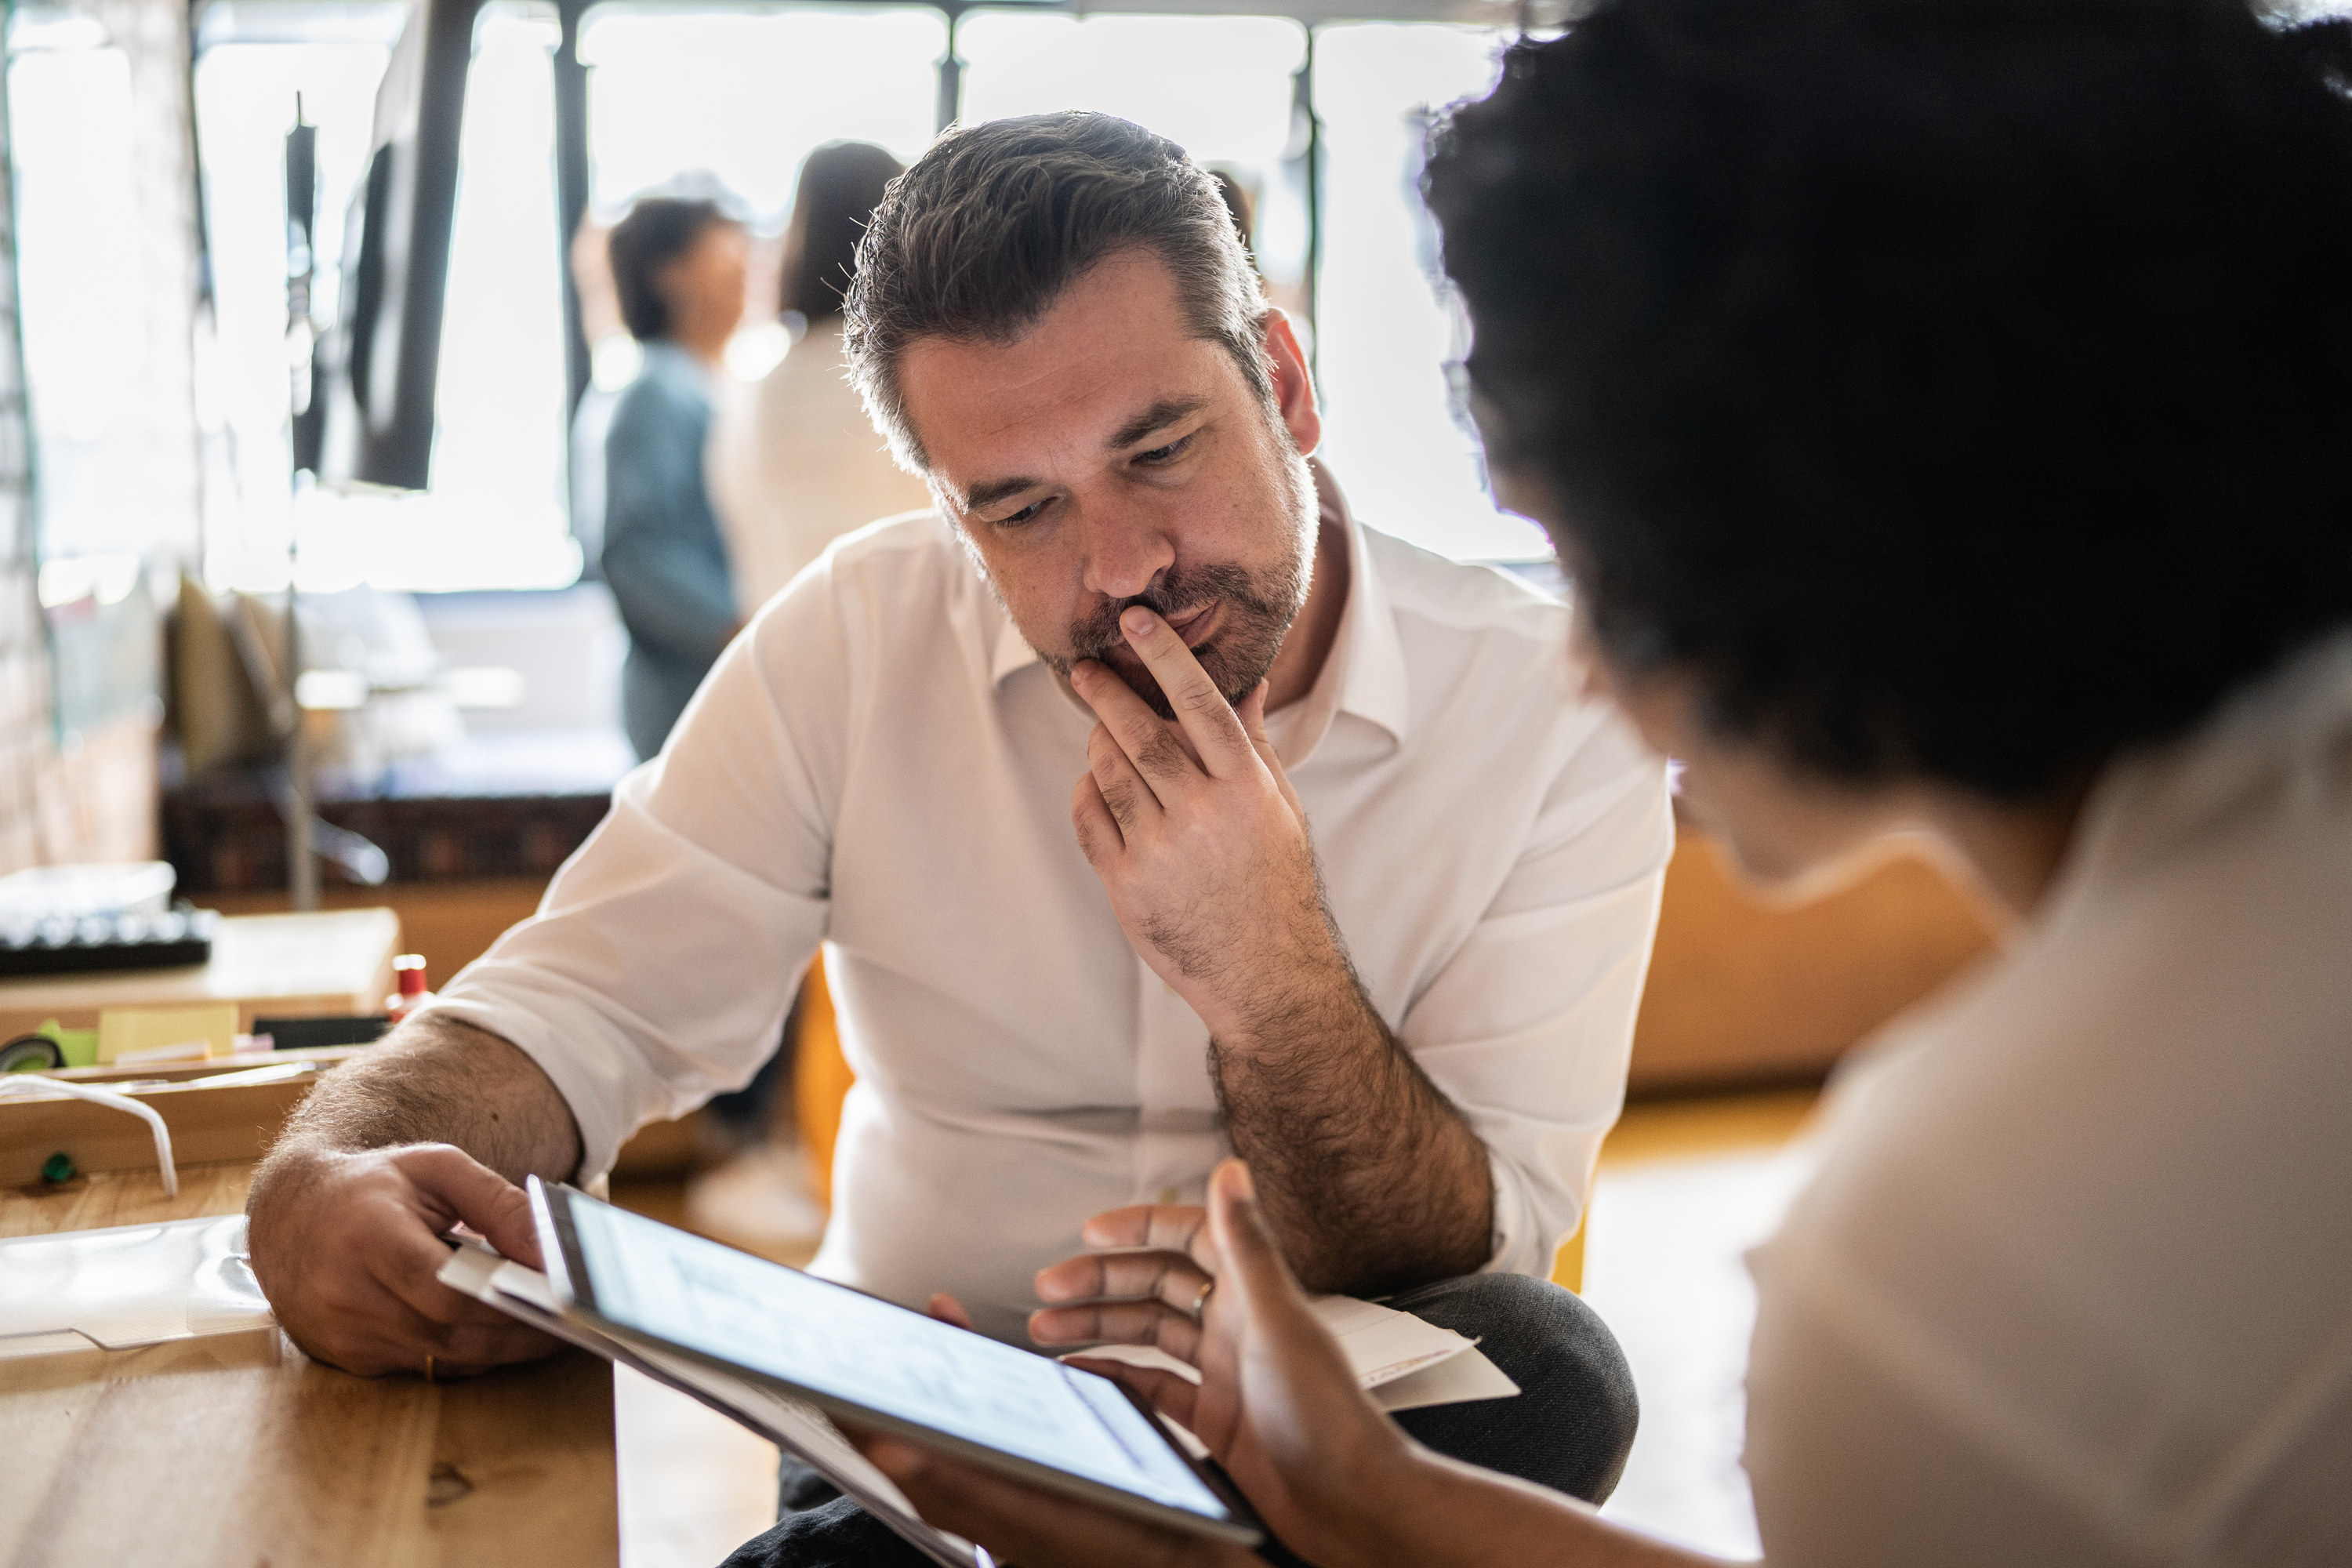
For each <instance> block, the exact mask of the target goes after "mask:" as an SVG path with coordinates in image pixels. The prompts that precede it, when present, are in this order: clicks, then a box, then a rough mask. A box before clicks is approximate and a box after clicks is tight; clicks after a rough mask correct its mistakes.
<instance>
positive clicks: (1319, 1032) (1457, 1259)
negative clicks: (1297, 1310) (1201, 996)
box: [1209, 960, 1495, 1294]
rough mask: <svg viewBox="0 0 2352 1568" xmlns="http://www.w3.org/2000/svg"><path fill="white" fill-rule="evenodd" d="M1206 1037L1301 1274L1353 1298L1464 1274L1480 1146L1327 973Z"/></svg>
mask: <svg viewBox="0 0 2352 1568" xmlns="http://www.w3.org/2000/svg"><path fill="white" fill-rule="evenodd" d="M1296 1002H1297V1005H1295V1006H1293V1007H1290V1008H1288V1009H1286V1010H1285V1011H1283V1012H1281V1013H1278V1014H1275V1015H1272V1016H1267V1017H1265V1018H1264V1019H1263V1020H1262V1021H1260V1022H1258V1023H1256V1024H1255V1025H1254V1026H1252V1027H1250V1028H1249V1029H1247V1030H1241V1031H1228V1032H1227V1033H1226V1034H1225V1035H1224V1036H1223V1037H1213V1038H1212V1039H1211V1041H1210V1044H1209V1056H1210V1067H1211V1071H1212V1073H1213V1077H1214V1079H1215V1081H1216V1086H1217V1099H1218V1102H1219V1104H1220V1106H1221V1107H1222V1109H1223V1112H1224V1120H1225V1130H1226V1131H1227V1133H1228V1134H1229V1135H1230V1136H1231V1137H1232V1139H1233V1142H1234V1152H1235V1153H1237V1154H1239V1155H1240V1156H1241V1157H1242V1158H1243V1159H1244V1160H1246V1161H1247V1162H1249V1165H1250V1169H1251V1170H1252V1171H1253V1172H1254V1173H1255V1174H1256V1177H1257V1186H1258V1194H1259V1200H1260V1202H1261V1203H1262V1204H1263V1205H1264V1206H1265V1215H1266V1218H1267V1219H1268V1220H1269V1221H1270V1222H1272V1224H1273V1226H1274V1228H1275V1233H1276V1235H1277V1236H1279V1237H1281V1238H1282V1244H1283V1251H1284V1253H1285V1255H1286V1257H1287V1258H1288V1259H1289V1261H1290V1265H1291V1268H1293V1269H1294V1270H1295V1271H1296V1272H1297V1275H1298V1277H1299V1279H1300V1281H1301V1282H1302V1283H1304V1284H1306V1285H1307V1287H1308V1288H1309V1289H1318V1290H1339V1291H1347V1292H1351V1293H1355V1294H1370V1293H1374V1292H1378V1291H1386V1290H1395V1289H1404V1288H1406V1287H1409V1286H1412V1285H1418V1284H1423V1283H1426V1282H1428V1281H1430V1280H1433V1279H1451V1278H1453V1277H1454V1276H1456V1275H1461V1274H1469V1273H1474V1272H1475V1271H1476V1270H1477V1269H1478V1268H1480V1267H1481V1266H1483V1265H1484V1264H1485V1263H1486V1259H1487V1258H1488V1256H1489V1254H1490V1252H1491V1250H1492V1247H1493V1239H1492V1237H1493V1232H1494V1213H1495V1197H1494V1182H1493V1176H1492V1173H1491V1172H1490V1170H1489V1168H1488V1165H1487V1157H1486V1145H1485V1143H1483V1142H1480V1140H1479V1138H1478V1135H1477V1134H1476V1133H1475V1132H1474V1131H1471V1128H1470V1124H1469V1122H1468V1121H1466V1120H1465V1119H1464V1117H1463V1115H1462V1112H1461V1110H1460V1108H1459V1107H1457V1106H1455V1105H1454V1102H1453V1101H1452V1100H1448V1099H1446V1097H1445V1095H1444V1092H1443V1091H1442V1090H1440V1089H1438V1087H1437V1086H1436V1085H1435V1084H1433V1083H1432V1082H1430V1080H1429V1077H1428V1075H1427V1074H1425V1073H1423V1071H1422V1070H1421V1066H1420V1064H1419V1063H1417V1062H1415V1061H1414V1060H1413V1059H1412V1055H1411V1053H1409V1052H1407V1051H1406V1050H1405V1048H1404V1047H1403V1046H1402V1044H1401V1043H1400V1042H1399V1041H1398V1040H1397V1038H1396V1037H1395V1036H1394V1035H1392V1034H1391V1033H1390V1031H1389V1029H1388V1026H1386V1025H1384V1024H1383V1023H1381V1019H1380V1016H1379V1015H1378V1014H1377V1013H1375V1012H1374V1011H1373V1010H1372V1007H1371V1004H1370V1001H1369V1000H1368V999H1366V997H1365V996H1364V994H1363V989H1362V987H1361V986H1360V984H1358V983H1357V981H1356V978H1355V975H1354V974H1353V973H1351V972H1349V971H1348V970H1347V968H1346V965H1345V961H1344V960H1341V961H1340V962H1339V967H1338V969H1337V970H1336V972H1335V973H1332V974H1330V975H1328V976H1327V977H1325V979H1324V980H1323V981H1322V982H1321V983H1319V984H1315V985H1313V986H1311V987H1308V988H1306V989H1305V994H1301V995H1298V996H1297V998H1296Z"/></svg>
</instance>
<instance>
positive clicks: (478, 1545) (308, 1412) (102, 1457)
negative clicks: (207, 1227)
mask: <svg viewBox="0 0 2352 1568" xmlns="http://www.w3.org/2000/svg"><path fill="white" fill-rule="evenodd" d="M251 1176H252V1167H251V1166H250V1165H249V1164H247V1163H228V1164H216V1165H188V1166H183V1167H182V1168H181V1171H180V1195H179V1196H178V1197H177V1198H176V1199H172V1198H166V1197H164V1196H163V1189H162V1187H161V1185H160V1184H158V1183H157V1182H156V1180H155V1177H154V1175H153V1173H152V1172H146V1173H141V1172H120V1173H116V1172H104V1173H98V1174H96V1175H92V1176H88V1177H83V1178H80V1179H79V1180H77V1181H74V1182H71V1183H68V1184H66V1186H64V1187H63V1188H61V1189H59V1190H58V1191H55V1192H49V1193H40V1192H36V1191H31V1190H26V1189H19V1190H16V1191H11V1192H5V1193H0V1236H27V1235H35V1234H45V1233H47V1232H52V1231H58V1230H79V1229H95V1228H99V1227H101V1226H117V1225H137V1224H144V1223H147V1222H151V1221H157V1220H168V1219H191V1218H195V1217H197V1216H199V1215H215V1214H235V1213H236V1212H237V1211H238V1210H239V1209H241V1208H243V1207H244V1205H245V1194H246V1188H247V1184H248V1183H249V1182H250V1180H251ZM0 1432H5V1434H6V1436H7V1447H8V1451H7V1453H6V1455H5V1458H0V1563H7V1564H10V1565H12V1568H34V1565H36V1564H38V1565H40V1568H81V1565H83V1564H90V1565H92V1568H99V1565H103V1568H113V1565H115V1564H118V1563H173V1564H175V1565H177V1564H186V1565H189V1568H209V1565H215V1564H217V1565H218V1568H258V1565H261V1564H276V1565H278V1568H293V1565H296V1564H311V1563H318V1564H335V1565H338V1568H342V1565H351V1568H379V1565H381V1568H395V1565H397V1568H409V1565H411V1564H417V1565H423V1564H440V1563H449V1564H457V1563H496V1564H499V1565H500V1568H534V1565H537V1564H542V1563H543V1564H547V1565H548V1568H557V1565H559V1564H560V1565H562V1568H577V1565H581V1564H594V1563H616V1562H617V1561H618V1560H619V1554H620V1544H619V1542H620V1535H619V1523H618V1518H617V1512H616V1506H615V1497H616V1490H615V1485H614V1458H613V1381H612V1375H611V1371H610V1369H609V1368H608V1367H607V1366H606V1365H605V1364H604V1363H603V1362H600V1361H598V1360H596V1359H595V1358H594V1357H593V1356H590V1355H587V1354H584V1353H583V1352H564V1353H563V1354H562V1355H560V1356H557V1357H555V1358H553V1359H551V1360H549V1361H544V1362H538V1363H532V1364H530V1365H528V1366H521V1367H509V1368H507V1369H505V1370H503V1371H500V1372H497V1373H491V1374H489V1375H488V1376H487V1377H482V1378H478V1379H475V1380H473V1381H471V1382H467V1383H457V1384H438V1385H435V1384H425V1382H423V1381H422V1380H421V1379H415V1378H383V1379H370V1378H358V1377H352V1376H351V1375H350V1374H348V1373H341V1372H337V1371H335V1370H334V1369H333V1368H331V1367H328V1366H325V1365H322V1364H320V1363H317V1362H313V1361H311V1360H310V1358H309V1357H308V1356H306V1355H304V1354H303V1353H302V1352H300V1351H299V1350H297V1349H296V1348H295V1347H294V1344H293V1342H292V1341H290V1340H289V1339H288V1338H287V1337H286V1336H285V1335H284V1334H283V1333H281V1332H279V1331H278V1330H276V1329H270V1330H266V1331H260V1332H255V1333H245V1334H231V1335H220V1336H215V1337H213V1338H208V1339H199V1340H185V1341H180V1342H173V1343H170V1344H163V1345H153V1346H149V1347H147V1348H145V1349H142V1350H129V1351H89V1352H80V1353H76V1354H68V1355H56V1356H41V1357H30V1358H26V1359H23V1360H11V1361H0Z"/></svg>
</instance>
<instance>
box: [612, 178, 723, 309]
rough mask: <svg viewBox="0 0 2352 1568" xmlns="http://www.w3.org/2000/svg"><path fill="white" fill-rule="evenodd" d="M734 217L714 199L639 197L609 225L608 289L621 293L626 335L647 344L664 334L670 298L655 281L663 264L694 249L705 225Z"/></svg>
mask: <svg viewBox="0 0 2352 1568" xmlns="http://www.w3.org/2000/svg"><path fill="white" fill-rule="evenodd" d="M734 221H735V219H734V217H733V216H731V215H730V214H729V213H728V211H727V209H726V208H724V207H722V206H720V205H719V204H718V203H717V202H713V201H685V200H681V199H680V198H678V197H677V196H641V197H639V198H638V199H637V201H636V202H635V205H632V206H631V207H630V208H629V212H628V216H626V217H624V218H623V219H622V220H621V221H620V222H619V223H617V224H614V226H613V232H612V235H611V236H610V237H608V238H607V239H606V241H605V246H606V252H605V253H606V255H607V256H608V257H610V258H611V260H612V263H613V288H614V292H616V293H617V294H619V295H620V297H621V322H622V324H623V325H624V326H625V327H627V328H628V329H629V336H631V337H633V338H635V339H636V340H637V341H638V342H653V341H654V340H655V339H656V338H664V337H667V336H668V335H669V302H668V301H667V300H664V299H663V298H662V296H661V290H660V289H657V288H656V287H655V280H656V279H658V278H659V277H660V276H661V270H662V268H665V267H667V266H668V265H669V264H670V263H671V262H673V261H676V260H677V258H679V257H681V256H684V255H685V254H686V253H687V252H688V251H689V250H691V249H693V248H694V242H695V241H696V240H698V239H700V238H701V237H702V231H703V230H704V229H707V228H710V227H713V226H717V225H719V224H722V223H723V224H731V223H733V222H734Z"/></svg>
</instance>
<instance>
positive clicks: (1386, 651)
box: [988, 461, 1411, 767]
mask: <svg viewBox="0 0 2352 1568" xmlns="http://www.w3.org/2000/svg"><path fill="white" fill-rule="evenodd" d="M1308 467H1309V468H1311V469H1312V471H1313V473H1314V475H1315V500H1316V505H1317V509H1318V514H1319V521H1321V522H1323V523H1332V522H1336V523H1338V524H1339V528H1340V530H1341V532H1342V536H1343V537H1344V538H1345V539H1346V540H1347V542H1348V602H1347V606H1346V608H1344V609H1343V610H1341V611H1340V614H1339V633H1338V635H1337V636H1335V637H1333V638H1332V639H1331V652H1330V655H1329V657H1328V658H1325V659H1324V661H1323V668H1322V671H1321V672H1320V673H1319V674H1318V675H1317V676H1316V678H1315V685H1314V687H1313V688H1312V689H1309V690H1308V692H1307V695H1306V696H1305V697H1303V698H1301V699H1300V700H1298V701H1297V702H1294V703H1292V704H1291V705H1290V706H1289V707H1287V708H1285V709H1283V710H1281V711H1279V712H1277V713H1276V714H1274V715H1273V717H1272V719H1271V721H1270V723H1269V728H1270V729H1271V730H1272V731H1274V733H1275V734H1276V738H1277V740H1280V739H1282V738H1283V737H1284V734H1285V732H1286V731H1288V732H1289V733H1290V734H1293V735H1295V736H1296V737H1297V740H1298V741H1301V742H1305V743H1304V745H1303V746H1302V747H1300V748H1299V750H1300V753H1301V754H1299V755H1297V756H1294V755H1292V754H1290V753H1291V751H1292V747H1291V746H1289V745H1285V746H1283V747H1282V748H1281V750H1282V752H1283V753H1284V755H1283V761H1284V763H1286V764H1288V765H1290V766H1294V767H1295V766H1297V764H1298V763H1300V762H1302V761H1304V760H1305V753H1306V752H1312V751H1313V750H1314V747H1315V744H1316V742H1319V741H1320V740H1321V738H1322V736H1323V734H1324V732H1325V731H1328V729H1329V728H1330V720H1331V716H1332V714H1334V713H1352V714H1354V715H1355V716H1356V717H1357V718H1360V719H1364V720H1368V721H1370V722H1372V723H1374V724H1377V725H1379V726H1380V727H1381V729H1383V730H1386V731H1388V732H1389V733H1390V734H1391V735H1393V736H1395V737H1396V738H1397V739H1398V740H1399V741H1402V740H1403V739H1404V738H1405V731H1406V728H1407V723H1408V715H1409V711H1410V707H1411V700H1410V699H1411V691H1410V689H1409V688H1408V687H1407V685H1406V680H1405V663H1404V644H1403V642H1402V639H1400V638H1399V637H1398V636H1397V629H1396V615H1395V613H1394V611H1393V610H1392V609H1391V607H1390V603H1389V595H1388V589H1387V586H1386V584H1383V583H1382V582H1381V576H1380V573H1379V571H1378V570H1377V569H1376V568H1375V566H1374V565H1373V563H1372V559H1371V552H1370V551H1369V550H1367V549H1366V548H1365V543H1364V530H1363V526H1362V525H1361V524H1360V523H1359V522H1357V521H1356V520H1355V518H1354V516H1353V514H1352V513H1351V512H1350V511H1349V508H1348V498H1347V497H1346V496H1344V495H1342V494H1340V492H1339V485H1338V483H1337V482H1336V481H1334V480H1333V479H1332V478H1331V476H1330V474H1329V472H1328V471H1327V470H1326V469H1325V468H1324V467H1323V465H1322V464H1321V463H1319V462H1313V461H1310V462H1309V464H1308ZM988 607H989V609H990V611H991V612H992V614H993V616H994V617H995V620H996V637H995V646H994V649H993V651H992V654H991V656H990V660H989V679H990V680H991V681H992V682H993V683H994V684H996V685H998V686H1002V685H1003V683H1004V682H1005V681H1006V680H1007V679H1010V678H1011V677H1012V676H1013V675H1015V674H1017V673H1019V672H1020V671H1021V670H1024V669H1026V668H1029V667H1030V666H1031V665H1033V664H1042V663H1043V662H1044V661H1043V660H1041V659H1040V658H1038V657H1037V652H1036V650H1035V649H1034V648H1032V647H1030V646H1029V643H1028V639H1027V638H1025V637H1023V636H1022V635H1021V628H1020V627H1019V626H1016V625H1014V624H1013V617H1012V616H1011V615H1009V614H1007V613H1006V612H1005V610H1004V608H1003V605H1001V604H1000V603H998V602H997V600H996V597H995V595H993V594H991V595H988ZM1071 700H1072V701H1076V698H1075V697H1073V698H1071ZM1081 707H1083V704H1081ZM1088 717H1089V718H1091V717H1092V714H1091V712H1089V713H1088Z"/></svg>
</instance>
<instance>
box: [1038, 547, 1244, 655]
mask: <svg viewBox="0 0 2352 1568" xmlns="http://www.w3.org/2000/svg"><path fill="white" fill-rule="evenodd" d="M1217 599H1224V600H1229V601H1231V602H1232V603H1233V604H1234V605H1235V606H1236V607H1237V608H1239V609H1242V610H1244V611H1248V612H1250V613H1252V614H1253V615H1257V616H1270V617H1273V618H1275V619H1276V620H1277V621H1280V620H1286V619H1287V618H1288V616H1289V611H1290V606H1288V605H1276V604H1273V603H1271V602H1269V601H1268V600H1267V599H1266V598H1265V595H1263V594H1261V593H1260V592H1259V591H1258V585H1257V583H1256V580H1255V579H1254V578H1253V577H1251V575H1250V574H1248V573H1247V572H1245V571H1244V570H1243V569H1242V568H1241V567H1239V566H1235V565H1233V564H1231V563H1226V562H1216V563H1210V564H1207V565H1202V566H1184V567H1171V568H1170V569H1169V571H1168V572H1167V573H1166V574H1163V575H1161V576H1160V578H1159V579H1157V580H1156V581H1154V582H1153V583H1152V584H1150V586H1148V587H1146V588H1145V589H1144V591H1143V592H1142V593H1140V594H1136V595H1131V596H1129V597H1128V598H1124V599H1106V600H1104V601H1103V602H1102V603H1101V604H1100V605H1097V606H1096V607H1095V608H1094V609H1093V610H1091V611H1089V612H1087V614H1086V615H1084V616H1080V617H1079V618H1078V619H1077V620H1076V621H1073V622H1071V623H1070V650H1071V659H1072V662H1074V663H1075V662H1076V660H1078V659H1082V658H1095V659H1099V658H1104V657H1105V656H1106V655H1108V653H1109V652H1110V651H1111V650H1112V649H1114V648H1118V649H1124V648H1125V647H1127V638H1126V637H1125V636H1124V635H1123V634H1122V633H1121V632H1120V631H1119V629H1118V618H1119V616H1122V615H1124V614H1126V612H1127V610H1128V608H1129V606H1130V605H1142V606H1143V607H1144V608H1145V609H1147V610H1150V612H1151V613H1152V614H1154V615H1156V616H1159V617H1160V619H1161V620H1163V621H1164V620H1169V619H1171V618H1172V617H1174V616H1177V615H1179V614H1181V613H1182V612H1184V611H1187V610H1193V609H1198V608H1199V607H1200V606H1202V605H1205V604H1208V603H1210V602H1211V601H1213V600H1217Z"/></svg>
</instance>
